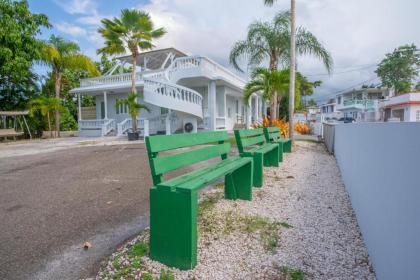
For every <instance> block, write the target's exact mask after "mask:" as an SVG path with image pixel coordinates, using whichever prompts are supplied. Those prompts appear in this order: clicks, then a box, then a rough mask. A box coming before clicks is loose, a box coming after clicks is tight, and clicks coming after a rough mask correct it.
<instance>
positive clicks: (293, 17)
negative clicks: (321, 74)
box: [264, 0, 328, 140]
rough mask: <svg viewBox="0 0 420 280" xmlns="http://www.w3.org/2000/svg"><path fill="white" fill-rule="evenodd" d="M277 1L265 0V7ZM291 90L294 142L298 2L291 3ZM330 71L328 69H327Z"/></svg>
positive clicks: (290, 132)
mask: <svg viewBox="0 0 420 280" xmlns="http://www.w3.org/2000/svg"><path fill="white" fill-rule="evenodd" d="M274 1H276V0H264V3H265V5H267V6H272V5H273V4H274ZM290 10H291V15H290V88H289V137H290V138H291V139H292V140H293V130H294V129H293V128H294V126H293V115H294V110H295V109H294V108H295V99H294V96H295V79H296V0H291V1H290ZM327 69H328V67H327Z"/></svg>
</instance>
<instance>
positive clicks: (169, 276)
mask: <svg viewBox="0 0 420 280" xmlns="http://www.w3.org/2000/svg"><path fill="white" fill-rule="evenodd" d="M159 280H175V276H174V274H173V273H172V272H171V271H170V270H165V269H162V270H161V271H160V275H159Z"/></svg>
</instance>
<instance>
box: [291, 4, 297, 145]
mask: <svg viewBox="0 0 420 280" xmlns="http://www.w3.org/2000/svg"><path fill="white" fill-rule="evenodd" d="M290 10H291V15H290V17H291V19H290V28H291V30H290V83H289V137H290V139H292V141H293V132H294V131H293V129H294V126H293V115H294V112H295V78H296V0H291V9H290Z"/></svg>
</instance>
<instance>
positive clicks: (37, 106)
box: [28, 96, 64, 138]
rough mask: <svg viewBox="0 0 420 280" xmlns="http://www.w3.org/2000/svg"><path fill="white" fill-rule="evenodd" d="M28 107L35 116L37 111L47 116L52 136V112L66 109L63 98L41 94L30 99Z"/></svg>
mask: <svg viewBox="0 0 420 280" xmlns="http://www.w3.org/2000/svg"><path fill="white" fill-rule="evenodd" d="M28 107H29V114H30V115H31V116H33V115H34V114H35V112H40V113H41V115H42V116H44V117H47V122H48V130H49V132H50V137H51V138H52V137H53V134H52V129H51V114H52V112H54V111H55V112H57V111H58V112H62V111H63V110H64V106H63V105H62V103H61V100H60V99H58V98H54V97H47V96H40V97H37V98H35V99H32V100H31V101H29V103H28Z"/></svg>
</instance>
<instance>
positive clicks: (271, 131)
mask: <svg viewBox="0 0 420 280" xmlns="http://www.w3.org/2000/svg"><path fill="white" fill-rule="evenodd" d="M264 135H265V139H266V140H267V142H271V141H276V140H278V139H281V133H280V128H278V127H276V126H273V127H266V128H264Z"/></svg>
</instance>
